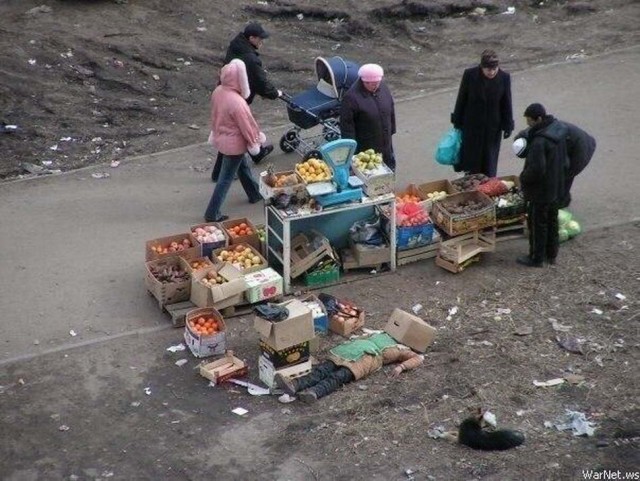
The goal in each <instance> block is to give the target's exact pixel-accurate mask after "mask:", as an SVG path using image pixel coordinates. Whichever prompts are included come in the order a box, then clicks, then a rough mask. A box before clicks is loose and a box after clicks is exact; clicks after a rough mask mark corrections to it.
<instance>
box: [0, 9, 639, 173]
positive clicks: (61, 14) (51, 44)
mask: <svg viewBox="0 0 640 481" xmlns="http://www.w3.org/2000/svg"><path fill="white" fill-rule="evenodd" d="M507 7H515V14H513V15H508V14H503V13H504V12H505V11H507ZM0 11H1V13H2V15H0V122H2V123H4V124H9V125H17V126H18V130H17V131H16V132H14V133H10V134H0V146H1V149H2V154H3V155H2V157H1V158H0V178H11V177H15V176H16V175H19V174H24V173H25V170H24V169H23V168H22V167H21V166H20V163H21V162H28V163H32V164H36V165H39V166H45V167H47V168H50V169H61V170H69V169H73V168H77V167H81V166H84V165H90V164H95V163H99V162H105V161H110V160H113V159H119V158H122V157H126V156H132V155H137V154H149V153H153V152H158V151H162V150H167V149H170V148H174V147H180V146H184V145H189V144H193V143H197V142H202V141H204V140H206V138H207V135H208V127H207V125H208V115H209V107H208V97H209V94H210V92H211V89H212V88H213V86H214V85H215V82H216V80H217V79H216V77H217V72H218V70H219V67H220V65H221V59H222V58H223V56H224V52H225V50H226V47H227V45H228V42H229V40H230V39H231V38H232V37H233V36H234V35H235V34H236V33H237V32H238V31H240V30H241V28H242V26H243V25H244V23H245V22H246V21H248V20H250V19H257V20H260V21H261V22H263V23H264V24H265V26H266V27H267V29H268V30H270V31H271V32H272V36H271V38H269V39H268V40H267V42H266V43H265V46H264V49H263V58H264V63H265V65H266V66H267V67H268V69H269V71H270V73H271V77H272V79H273V81H274V82H275V83H276V84H277V85H278V86H279V87H281V88H282V89H283V90H285V91H287V92H290V93H297V92H300V91H303V90H306V89H307V88H311V86H312V85H313V84H314V83H315V73H314V72H313V59H314V58H315V57H316V56H332V55H341V56H343V57H345V58H347V59H350V60H354V61H356V62H359V63H364V62H369V61H375V62H378V63H380V64H382V65H383V66H384V67H385V69H386V72H387V76H386V79H387V81H388V83H389V84H390V85H391V87H392V89H393V92H394V94H395V96H396V97H397V98H407V97H410V96H414V95H417V94H420V93H423V92H426V91H430V90H433V89H438V88H441V87H449V86H451V85H452V84H455V83H456V82H457V81H458V79H459V76H460V75H461V73H462V70H463V68H465V67H467V66H470V65H473V64H475V63H476V62H477V59H478V56H479V53H480V52H481V51H482V50H483V49H484V48H487V47H491V48H495V49H496V50H497V51H498V52H499V53H500V55H501V57H502V59H503V66H504V68H505V69H507V70H511V71H517V70H521V69H524V68H527V67H530V66H533V65H537V64H545V63H550V62H555V61H565V60H566V59H567V57H570V56H574V58H576V57H577V58H579V57H580V56H584V55H587V56H588V55H592V54H595V53H599V52H603V51H607V50H608V49H612V48H620V47H623V46H627V45H633V44H636V43H638V39H639V38H640V33H639V31H638V28H637V19H638V18H639V16H640V4H638V2H636V1H633V0H592V1H589V2H565V1H551V0H544V1H540V0H514V1H492V0H479V1H470V0H458V1H441V2H419V1H414V2H412V1H400V0H398V1H395V2H394V1H382V0H371V1H360V0H358V1H356V0H349V1H344V0H323V1H298V2H295V1H264V2H249V1H242V0H239V1H234V2H223V1H215V2H212V1H209V0H191V1H188V2H173V1H168V0H147V1H143V2H139V1H132V0H130V1H128V2H127V1H126V0H5V1H4V2H2V6H1V7H0ZM254 110H255V111H256V112H257V113H258V115H259V119H260V120H261V122H262V124H263V126H265V127H268V126H269V125H271V126H274V125H280V124H283V123H286V121H287V119H286V109H285V108H284V104H283V103H282V102H270V101H264V100H262V101H257V102H255V103H254ZM274 140H277V139H274Z"/></svg>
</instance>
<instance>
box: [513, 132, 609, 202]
mask: <svg viewBox="0 0 640 481" xmlns="http://www.w3.org/2000/svg"><path fill="white" fill-rule="evenodd" d="M560 122H561V123H562V124H564V125H565V126H566V127H567V138H566V142H567V161H566V162H565V169H566V170H565V181H564V197H563V199H562V200H561V201H560V203H559V204H558V207H559V208H560V209H564V208H565V207H568V206H569V204H571V187H572V185H573V180H574V179H575V177H576V176H577V175H578V174H579V173H580V172H582V171H583V170H584V169H585V167H586V166H587V165H589V162H590V161H591V158H592V157H593V154H594V152H595V150H596V139H594V138H593V137H592V136H591V135H589V134H588V133H587V132H585V131H584V130H582V129H581V128H580V127H578V126H576V125H573V124H571V123H569V122H564V121H560ZM515 138H516V139H520V138H524V139H525V140H527V139H528V138H529V129H525V130H522V131H520V132H519V133H518V135H516V137H515ZM523 157H524V155H523Z"/></svg>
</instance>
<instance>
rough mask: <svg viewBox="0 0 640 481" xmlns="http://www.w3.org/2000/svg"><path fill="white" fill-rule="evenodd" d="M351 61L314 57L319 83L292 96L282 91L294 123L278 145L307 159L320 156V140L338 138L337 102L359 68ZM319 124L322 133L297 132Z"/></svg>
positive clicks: (338, 106) (338, 112)
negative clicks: (318, 150)
mask: <svg viewBox="0 0 640 481" xmlns="http://www.w3.org/2000/svg"><path fill="white" fill-rule="evenodd" d="M359 68H360V66H359V65H357V64H356V63H354V62H350V61H348V60H344V59H343V58H342V57H331V58H329V59H325V58H323V57H317V58H316V60H315V69H316V76H317V77H318V84H317V85H316V86H315V88H312V89H309V90H306V91H304V92H302V93H299V94H298V95H296V96H294V97H291V96H290V95H287V94H285V93H283V94H282V97H280V98H281V99H282V100H284V101H285V102H286V104H287V114H288V115H289V120H290V121H291V122H292V123H293V127H290V128H289V129H288V130H287V131H286V132H285V134H284V135H283V136H282V137H281V138H280V148H281V149H282V151H283V152H287V153H289V152H293V151H295V152H298V153H299V154H300V155H302V157H303V158H304V159H305V160H306V159H308V158H311V157H319V156H320V154H319V153H318V152H317V150H316V148H317V147H318V146H319V145H321V144H322V143H323V142H322V141H323V140H324V141H325V142H331V141H332V140H336V139H339V138H340V126H339V118H340V104H341V102H342V96H343V95H344V93H345V92H346V91H347V90H348V89H349V87H351V85H353V83H354V82H355V81H356V80H357V79H358V69H359ZM317 125H321V126H322V133H320V134H315V135H312V136H309V137H306V138H303V137H302V136H301V135H300V132H301V131H302V130H308V129H311V128H313V127H315V126H317Z"/></svg>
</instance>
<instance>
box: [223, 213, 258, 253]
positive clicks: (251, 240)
mask: <svg viewBox="0 0 640 481" xmlns="http://www.w3.org/2000/svg"><path fill="white" fill-rule="evenodd" d="M243 223H244V224H247V227H249V228H251V230H252V231H253V234H250V235H243V236H237V237H234V236H232V235H231V234H230V233H229V229H230V228H232V227H235V226H237V225H240V224H243ZM220 224H221V225H222V227H223V228H224V229H225V230H226V231H227V232H226V234H227V237H228V238H229V244H228V245H230V246H235V245H238V244H249V245H250V246H251V247H253V248H254V249H256V250H257V251H258V252H260V237H259V236H258V233H257V232H256V227H255V226H254V225H253V224H252V223H251V221H250V220H249V219H247V218H246V217H243V218H242V219H230V220H225V221H223V222H221V223H220Z"/></svg>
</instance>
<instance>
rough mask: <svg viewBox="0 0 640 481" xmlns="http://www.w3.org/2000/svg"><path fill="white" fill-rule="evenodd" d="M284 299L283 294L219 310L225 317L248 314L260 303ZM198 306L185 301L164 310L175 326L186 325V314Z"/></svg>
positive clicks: (165, 307)
mask: <svg viewBox="0 0 640 481" xmlns="http://www.w3.org/2000/svg"><path fill="white" fill-rule="evenodd" d="M282 299H283V296H277V297H273V298H271V299H268V300H265V301H262V302H257V303H255V304H238V305H235V306H230V307H225V308H224V309H220V311H219V312H220V314H221V315H222V317H223V318H224V319H230V318H233V317H240V316H246V315H248V314H251V313H252V312H253V308H254V307H255V306H257V305H258V304H263V303H266V302H281V301H282ZM197 308H198V306H196V305H195V304H194V303H193V302H191V301H184V302H178V303H176V304H169V305H167V306H164V308H163V311H164V312H166V313H167V314H169V317H171V323H172V324H173V327H184V324H185V321H186V319H185V316H186V314H187V312H189V311H192V310H194V309H197Z"/></svg>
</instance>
